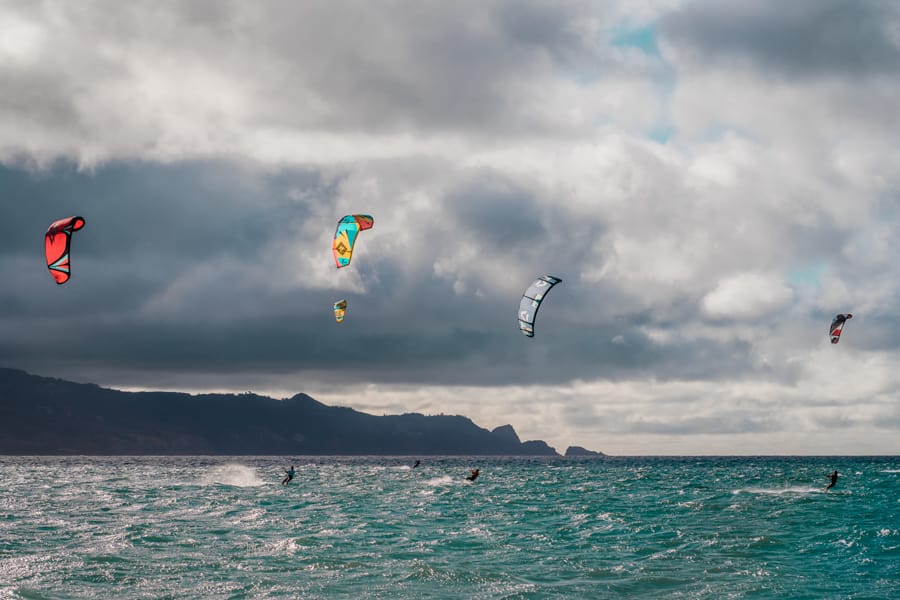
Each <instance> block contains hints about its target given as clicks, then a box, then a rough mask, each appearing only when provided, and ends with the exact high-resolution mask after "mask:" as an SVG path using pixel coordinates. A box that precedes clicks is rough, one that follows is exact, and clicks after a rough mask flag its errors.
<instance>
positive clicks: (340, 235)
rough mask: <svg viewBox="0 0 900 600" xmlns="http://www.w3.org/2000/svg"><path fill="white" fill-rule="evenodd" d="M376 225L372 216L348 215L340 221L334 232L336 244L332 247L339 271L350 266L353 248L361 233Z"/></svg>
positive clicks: (333, 243)
mask: <svg viewBox="0 0 900 600" xmlns="http://www.w3.org/2000/svg"><path fill="white" fill-rule="evenodd" d="M374 224H375V219H373V218H372V217H371V216H370V215H347V216H346V217H344V218H343V219H341V220H340V221H338V225H337V229H336V230H335V232H334V242H332V245H331V250H332V252H333V253H334V263H335V264H336V265H337V268H338V269H340V268H341V267H346V266H347V265H349V264H350V259H351V258H352V256H353V246H354V244H356V236H357V235H358V234H359V232H360V231H365V230H366V229H371V228H372V225H374Z"/></svg>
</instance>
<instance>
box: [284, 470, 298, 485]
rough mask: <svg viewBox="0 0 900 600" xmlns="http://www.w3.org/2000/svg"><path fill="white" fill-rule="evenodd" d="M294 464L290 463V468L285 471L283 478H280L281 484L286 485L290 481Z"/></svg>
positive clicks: (292, 476)
mask: <svg viewBox="0 0 900 600" xmlns="http://www.w3.org/2000/svg"><path fill="white" fill-rule="evenodd" d="M294 473H295V471H294V465H291V468H290V469H288V470H287V471H285V475H286V476H285V478H284V479H283V480H282V482H281V485H287V484H289V483H290V482H291V479H293V478H294Z"/></svg>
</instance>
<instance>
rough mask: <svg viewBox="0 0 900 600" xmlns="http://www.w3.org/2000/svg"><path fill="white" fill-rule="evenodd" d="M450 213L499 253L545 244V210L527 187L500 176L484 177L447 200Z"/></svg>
mask: <svg viewBox="0 0 900 600" xmlns="http://www.w3.org/2000/svg"><path fill="white" fill-rule="evenodd" d="M447 203H448V204H449V209H450V210H451V211H453V212H454V213H455V214H456V218H457V219H458V221H459V223H460V225H461V226H462V228H463V231H465V232H466V233H468V234H471V235H475V236H477V237H478V238H480V240H481V241H482V242H483V243H484V244H485V245H486V246H494V247H496V248H497V249H498V250H500V249H504V250H505V251H513V252H514V251H515V250H516V249H517V247H518V246H527V245H539V246H542V245H544V243H545V240H544V237H545V236H546V235H547V233H548V232H547V227H546V225H545V222H544V219H543V215H542V214H541V212H542V211H541V209H540V208H539V207H538V204H537V202H535V200H534V197H533V196H532V194H530V193H529V192H528V191H527V190H526V189H524V187H522V186H520V185H517V184H516V183H515V182H513V181H511V180H510V179H509V178H506V177H503V176H502V175H500V174H497V173H483V174H481V177H478V178H477V179H471V180H469V181H466V182H464V183H463V184H462V185H461V186H459V187H458V188H456V189H454V190H452V191H451V192H450V193H449V194H448V196H447Z"/></svg>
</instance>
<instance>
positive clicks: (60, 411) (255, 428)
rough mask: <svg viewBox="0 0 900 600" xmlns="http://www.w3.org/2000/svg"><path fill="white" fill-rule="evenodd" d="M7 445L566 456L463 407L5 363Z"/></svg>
mask: <svg viewBox="0 0 900 600" xmlns="http://www.w3.org/2000/svg"><path fill="white" fill-rule="evenodd" d="M573 452H574V453H573ZM584 453H590V451H589V450H584V449H583V448H578V447H574V450H573V448H572V447H570V448H569V449H568V450H567V451H566V456H585V455H586V454H584ZM0 454H10V455H24V454H34V455H81V454H86V455H142V454H149V455H195V454H199V455H204V454H205V455H254V454H277V455H285V454H294V455H351V456H352V455H382V456H385V455H422V456H426V455H451V456H452V455H483V456H488V455H495V456H496V455H507V456H549V457H552V456H559V454H558V453H557V452H556V450H555V449H554V448H552V447H550V446H549V445H547V443H546V442H543V441H541V440H532V441H525V442H523V441H521V440H520V439H519V436H518V435H517V434H516V432H515V430H514V429H513V427H512V426H511V425H503V426H501V427H497V428H496V429H494V430H493V431H489V430H487V429H484V428H482V427H479V426H477V425H476V424H475V423H473V422H472V421H471V420H470V419H468V418H466V417H463V416H449V415H431V416H426V415H422V414H418V413H407V414H402V415H386V416H374V415H369V414H366V413H362V412H359V411H356V410H353V409H351V408H345V407H334V406H327V405H325V404H322V403H321V402H318V401H316V400H314V399H312V398H311V397H309V396H307V395H306V394H297V395H295V396H293V397H291V398H287V399H283V400H278V399H274V398H269V397H266V396H259V395H256V394H252V393H245V394H199V395H192V394H185V393H178V392H123V391H118V390H112V389H106V388H102V387H100V386H98V385H94V384H84V383H73V382H70V381H64V380H61V379H55V378H48V377H40V376H37V375H31V374H29V373H26V372H24V371H20V370H16V369H4V368H0ZM593 455H601V454H600V453H594V454H593Z"/></svg>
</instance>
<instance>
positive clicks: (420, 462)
mask: <svg viewBox="0 0 900 600" xmlns="http://www.w3.org/2000/svg"><path fill="white" fill-rule="evenodd" d="M421 464H422V461H421V460H417V461H416V464H414V465H413V466H412V468H413V469H415V468H416V467H418V466H419V465H421Z"/></svg>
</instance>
